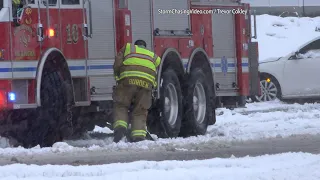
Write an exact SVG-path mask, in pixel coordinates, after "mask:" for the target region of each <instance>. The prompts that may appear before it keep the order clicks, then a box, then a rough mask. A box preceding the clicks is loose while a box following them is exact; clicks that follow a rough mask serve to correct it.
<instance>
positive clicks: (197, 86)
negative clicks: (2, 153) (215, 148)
mask: <svg viewBox="0 0 320 180" xmlns="http://www.w3.org/2000/svg"><path fill="white" fill-rule="evenodd" d="M26 1H27V2H24V4H23V8H22V9H19V8H17V7H15V6H14V5H13V4H12V2H11V0H2V7H1V11H0V32H1V36H0V109H1V111H0V134H1V136H3V137H8V138H10V139H11V140H12V142H16V145H21V146H24V147H32V146H35V145H38V144H39V145H40V146H42V147H44V146H51V145H52V144H53V143H55V142H58V141H62V140H64V139H66V138H69V137H72V136H76V135H79V134H81V133H83V132H85V131H87V130H91V129H93V127H94V125H100V126H106V125H107V124H108V123H109V124H110V122H111V121H112V91H113V86H114V85H115V80H114V77H113V62H114V57H115V56H116V53H117V51H118V50H119V49H120V48H121V47H122V46H123V45H124V44H125V43H126V42H134V41H135V40H137V39H143V40H145V41H146V42H147V45H148V48H149V49H151V50H153V51H155V52H156V53H157V54H158V55H159V56H161V57H162V62H161V65H160V67H159V70H158V74H157V76H158V77H157V81H158V87H157V89H155V93H154V94H155V95H154V98H153V105H152V108H151V109H150V113H149V116H148V121H147V123H148V129H149V131H151V133H155V134H157V135H159V136H160V137H177V136H191V135H202V134H205V132H206V130H207V126H208V125H210V124H214V123H215V121H216V115H215V109H216V108H217V107H220V106H222V105H223V106H231V105H238V106H241V105H244V103H245V100H244V99H245V98H244V97H246V96H249V95H255V94H257V93H258V91H259V84H258V83H259V79H258V65H257V43H256V42H251V38H252V34H253V33H251V15H250V7H249V4H244V3H241V2H240V1H239V0H179V1H172V0H91V1H90V0H26ZM20 10H22V11H20ZM254 22H255V21H254Z"/></svg>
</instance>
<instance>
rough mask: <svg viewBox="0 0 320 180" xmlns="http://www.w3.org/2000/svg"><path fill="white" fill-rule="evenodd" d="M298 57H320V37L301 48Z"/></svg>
mask: <svg viewBox="0 0 320 180" xmlns="http://www.w3.org/2000/svg"><path fill="white" fill-rule="evenodd" d="M298 57H299V58H303V59H305V58H316V57H320V39H318V40H315V41H313V42H311V43H310V44H308V45H306V46H305V47H303V48H302V49H300V51H299V56H298Z"/></svg>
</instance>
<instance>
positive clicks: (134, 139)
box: [131, 137, 146, 142]
mask: <svg viewBox="0 0 320 180" xmlns="http://www.w3.org/2000/svg"><path fill="white" fill-rule="evenodd" d="M144 140H146V139H145V138H143V137H135V138H131V142H140V141H144Z"/></svg>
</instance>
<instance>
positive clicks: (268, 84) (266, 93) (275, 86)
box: [251, 78, 281, 102]
mask: <svg viewBox="0 0 320 180" xmlns="http://www.w3.org/2000/svg"><path fill="white" fill-rule="evenodd" d="M260 88H261V95H260V96H253V97H252V98H251V99H252V100H254V101H256V102H266V101H273V100H275V99H280V97H281V90H280V85H279V83H278V81H277V80H275V79H274V78H263V80H261V81H260Z"/></svg>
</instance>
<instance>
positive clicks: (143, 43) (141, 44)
mask: <svg viewBox="0 0 320 180" xmlns="http://www.w3.org/2000/svg"><path fill="white" fill-rule="evenodd" d="M134 45H137V46H143V47H144V48H146V47H147V43H146V42H145V41H144V40H142V39H139V40H136V42H134Z"/></svg>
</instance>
